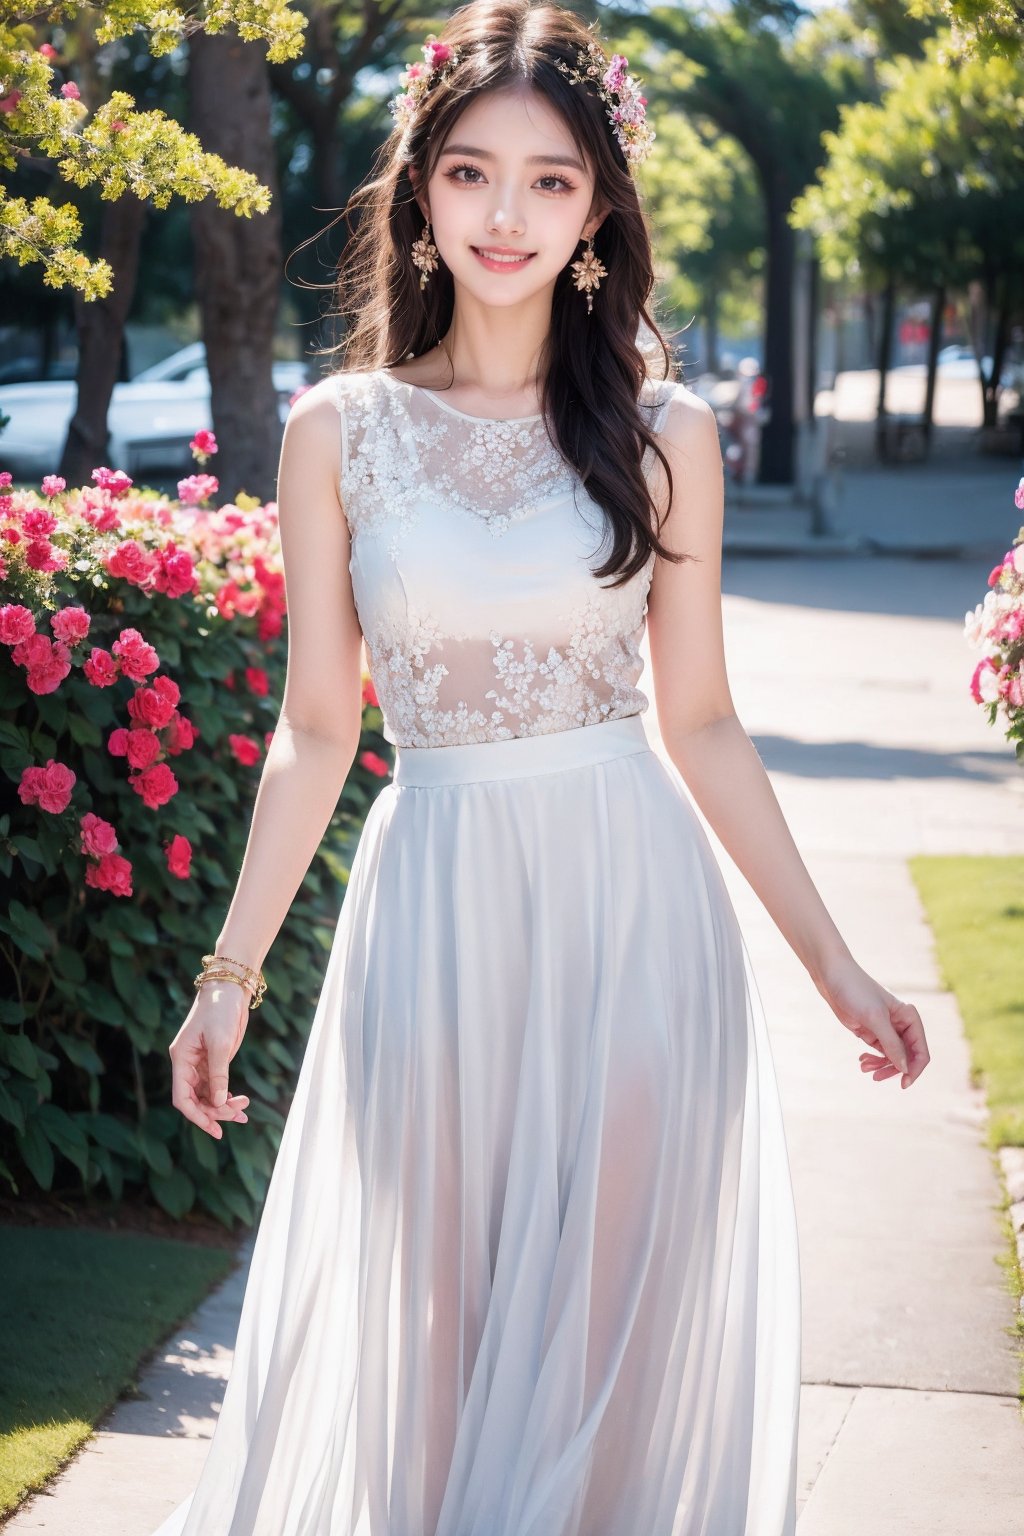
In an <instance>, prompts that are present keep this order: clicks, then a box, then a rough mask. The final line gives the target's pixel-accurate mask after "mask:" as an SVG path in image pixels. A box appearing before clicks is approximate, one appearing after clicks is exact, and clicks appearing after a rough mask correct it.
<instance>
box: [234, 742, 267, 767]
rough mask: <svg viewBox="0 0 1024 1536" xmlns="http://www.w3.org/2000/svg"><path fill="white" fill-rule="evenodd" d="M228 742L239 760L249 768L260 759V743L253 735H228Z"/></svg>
mask: <svg viewBox="0 0 1024 1536" xmlns="http://www.w3.org/2000/svg"><path fill="white" fill-rule="evenodd" d="M228 742H229V744H230V746H231V750H232V752H233V753H234V754H235V756H236V757H237V759H238V761H239V762H240V763H244V764H245V766H246V767H247V768H250V767H252V764H253V763H255V762H258V761H259V757H260V744H259V742H258V741H255V740H254V739H253V738H252V737H251V736H239V735H236V734H232V735H230V736H229V737H228Z"/></svg>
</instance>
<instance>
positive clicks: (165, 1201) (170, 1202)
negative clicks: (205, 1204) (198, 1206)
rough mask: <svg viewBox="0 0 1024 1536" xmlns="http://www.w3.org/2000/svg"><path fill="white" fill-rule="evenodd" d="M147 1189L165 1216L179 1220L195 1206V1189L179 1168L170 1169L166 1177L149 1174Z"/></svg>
mask: <svg viewBox="0 0 1024 1536" xmlns="http://www.w3.org/2000/svg"><path fill="white" fill-rule="evenodd" d="M149 1187H150V1189H151V1190H152V1191H153V1194H154V1195H155V1196H156V1199H157V1201H158V1202H159V1204H160V1205H162V1206H163V1208H164V1210H165V1211H166V1212H167V1214H168V1215H169V1216H174V1217H176V1218H177V1219H179V1220H180V1218H181V1217H182V1216H187V1215H188V1213H189V1211H190V1210H191V1209H192V1207H193V1205H194V1204H195V1200H196V1187H195V1185H194V1184H193V1182H192V1180H191V1179H190V1178H189V1176H188V1174H187V1173H185V1171H184V1170H183V1169H181V1168H174V1169H172V1170H171V1172H170V1173H169V1174H167V1175H166V1176H164V1175H161V1174H158V1173H151V1174H150V1176H149Z"/></svg>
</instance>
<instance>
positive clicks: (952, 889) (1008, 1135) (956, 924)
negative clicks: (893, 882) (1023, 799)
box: [909, 855, 1024, 1148]
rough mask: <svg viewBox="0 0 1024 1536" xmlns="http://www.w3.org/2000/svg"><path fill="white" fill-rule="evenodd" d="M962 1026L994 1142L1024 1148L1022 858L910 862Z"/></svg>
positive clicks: (925, 858)
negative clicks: (987, 1107) (985, 1101)
mask: <svg viewBox="0 0 1024 1536" xmlns="http://www.w3.org/2000/svg"><path fill="white" fill-rule="evenodd" d="M909 865H910V873H911V877H912V878H913V880H914V882H915V884H916V886H917V890H918V893H919V895H920V897H921V900H922V902H923V904H924V907H925V911H926V914H927V917H928V921H929V923H930V924H931V928H932V932H933V934H934V935H935V946H936V954H937V958H938V963H939V969H940V972H941V975H942V979H943V982H944V984H945V985H946V986H947V987H949V989H950V990H951V991H952V992H954V993H955V995H956V1000H957V1004H958V1006H959V1009H960V1014H961V1016H962V1018H963V1021H964V1029H965V1031H966V1035H967V1039H968V1043H969V1046H970V1053H971V1067H972V1070H973V1073H974V1079H975V1083H976V1084H977V1085H978V1086H980V1087H981V1088H982V1089H983V1090H984V1092H985V1095H986V1099H987V1101H988V1106H989V1111H990V1122H989V1131H988V1140H989V1145H990V1146H991V1147H993V1148H995V1147H998V1146H1007V1145H1013V1146H1024V858H1021V857H999V856H991V857H989V856H984V855H979V856H974V857H938V856H936V857H933V856H931V855H918V856H916V857H914V858H911V859H910V860H909Z"/></svg>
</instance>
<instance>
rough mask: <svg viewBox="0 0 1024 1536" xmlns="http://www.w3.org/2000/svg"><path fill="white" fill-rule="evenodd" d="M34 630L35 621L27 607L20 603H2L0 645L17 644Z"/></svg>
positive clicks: (0, 609) (0, 611) (0, 610)
mask: <svg viewBox="0 0 1024 1536" xmlns="http://www.w3.org/2000/svg"><path fill="white" fill-rule="evenodd" d="M35 632H36V621H35V619H34V618H33V617H32V611H31V609H29V608H23V607H22V605H21V604H20V603H4V605H3V607H2V608H0V645H17V644H18V642H19V641H20V640H27V639H28V637H29V635H34V634H35Z"/></svg>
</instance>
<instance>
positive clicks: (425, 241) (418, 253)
mask: <svg viewBox="0 0 1024 1536" xmlns="http://www.w3.org/2000/svg"><path fill="white" fill-rule="evenodd" d="M438 254H439V252H438V249H437V246H436V245H435V244H434V242H433V240H431V238H430V220H429V219H428V220H427V222H426V223H425V224H424V226H423V233H422V235H421V236H420V238H419V239H418V240H414V241H413V243H412V259H413V262H414V263H415V265H416V266H417V267H419V269H420V287H421V288H423V287H425V286H426V282H427V279H428V277H429V276H430V274H431V272H435V271H436V270H437V258H438Z"/></svg>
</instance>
